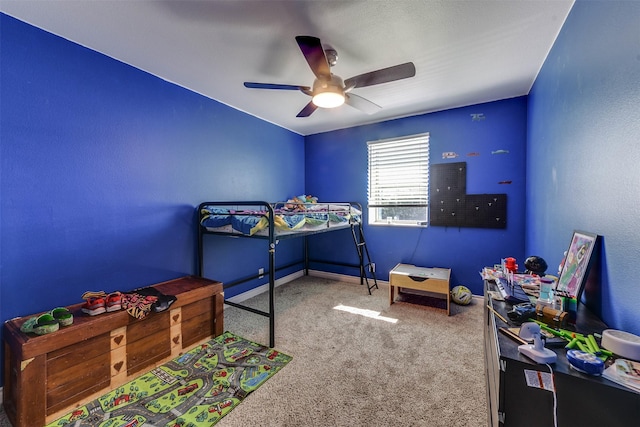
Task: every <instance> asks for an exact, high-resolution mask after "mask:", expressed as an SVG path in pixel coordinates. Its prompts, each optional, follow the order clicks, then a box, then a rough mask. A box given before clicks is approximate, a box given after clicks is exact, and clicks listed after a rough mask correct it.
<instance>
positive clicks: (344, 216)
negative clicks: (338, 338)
mask: <svg viewBox="0 0 640 427" xmlns="http://www.w3.org/2000/svg"><path fill="white" fill-rule="evenodd" d="M197 214H198V225H197V227H198V272H199V275H200V277H204V276H203V271H204V236H205V235H219V236H233V237H246V238H251V239H258V240H261V241H266V242H267V243H268V247H267V249H268V257H269V271H267V272H264V273H263V274H256V275H253V276H250V277H246V278H244V279H240V280H235V281H233V282H229V283H225V284H224V285H223V287H224V289H225V290H226V289H229V288H232V287H234V286H237V285H240V284H242V283H245V282H248V281H250V280H255V279H258V278H261V277H262V276H263V275H268V276H269V289H268V291H269V310H268V311H263V310H258V309H255V308H253V307H248V306H245V305H243V304H239V303H236V302H232V301H228V300H226V299H225V301H224V303H225V304H227V305H230V306H232V307H236V308H239V309H241V310H246V311H249V312H251V313H254V314H257V315H260V316H264V317H267V318H268V319H269V346H270V347H274V346H275V301H274V289H275V276H276V272H277V271H280V270H283V269H285V268H290V267H294V266H296V265H300V264H303V265H304V274H305V275H309V264H310V263H321V264H332V265H340V266H345V267H354V268H358V269H359V271H360V285H365V284H366V286H367V290H368V292H369V295H371V290H372V289H374V288H375V289H378V282H377V280H376V276H375V271H374V268H372V267H373V266H372V262H371V258H370V256H369V250H368V249H367V245H366V241H365V239H364V233H363V230H362V205H360V204H359V203H357V202H330V203H327V202H322V203H314V204H308V203H290V202H278V203H269V202H265V201H240V202H237V201H232V202H230V201H216V202H203V203H201V204H200V205H199V206H198V212H197ZM296 215H297V216H296ZM300 215H302V216H303V217H305V215H309V216H308V218H309V221H310V222H314V224H316V225H314V226H312V227H299V226H298V224H296V225H295V226H294V227H292V228H291V229H289V228H288V224H289V223H292V222H294V221H292V219H293V220H297V219H299V218H300ZM318 215H319V216H320V217H322V216H323V215H326V218H327V219H329V218H330V217H331V218H336V219H341V222H338V223H335V224H332V222H331V221H329V220H328V221H327V223H326V225H317V221H316V220H317V218H318ZM211 217H216V218H217V219H221V220H222V223H225V224H226V222H227V219H228V220H229V221H230V220H232V219H234V220H237V221H238V222H239V223H240V224H241V225H242V222H243V221H246V220H247V219H250V218H253V220H252V221H253V223H256V222H257V223H258V224H260V225H261V227H262V228H261V230H260V231H256V232H254V230H255V228H249V226H247V225H246V224H244V226H243V227H237V228H234V226H232V225H231V224H226V225H223V226H220V225H219V224H215V226H211V224H209V221H208V220H210V219H211ZM305 218H307V217H305ZM283 221H285V222H284V223H283ZM276 222H278V226H277V225H276ZM303 222H304V221H303ZM256 228H259V227H256ZM345 229H350V230H351V235H352V237H353V242H354V244H355V247H356V251H357V253H358V264H350V263H341V262H334V261H324V260H317V259H310V258H309V250H308V242H307V237H309V236H312V235H315V234H320V233H326V232H330V231H337V230H345ZM241 230H242V231H241ZM249 230H250V231H249ZM299 237H302V238H304V256H303V259H302V260H299V261H294V262H292V263H289V264H287V265H283V266H279V267H276V259H275V254H276V242H277V241H278V240H284V239H291V238H299Z"/></svg>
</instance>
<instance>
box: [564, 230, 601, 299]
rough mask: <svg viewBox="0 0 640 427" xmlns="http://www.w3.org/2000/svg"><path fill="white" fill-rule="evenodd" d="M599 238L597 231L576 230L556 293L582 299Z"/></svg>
mask: <svg viewBox="0 0 640 427" xmlns="http://www.w3.org/2000/svg"><path fill="white" fill-rule="evenodd" d="M597 239H598V235H597V234H595V233H589V232H586V231H579V230H574V232H573V235H572V236H571V242H570V243H569V249H568V250H567V255H566V256H565V258H564V261H563V264H562V270H561V272H560V277H559V278H558V285H557V286H556V295H558V296H561V297H567V298H572V299H576V300H579V299H580V295H581V294H582V291H583V289H584V284H585V283H586V281H587V277H588V274H589V267H590V265H591V254H592V253H593V250H594V247H595V246H596V241H597Z"/></svg>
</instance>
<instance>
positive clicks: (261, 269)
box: [258, 268, 264, 279]
mask: <svg viewBox="0 0 640 427" xmlns="http://www.w3.org/2000/svg"><path fill="white" fill-rule="evenodd" d="M263 277H264V268H259V269H258V279H262V278H263Z"/></svg>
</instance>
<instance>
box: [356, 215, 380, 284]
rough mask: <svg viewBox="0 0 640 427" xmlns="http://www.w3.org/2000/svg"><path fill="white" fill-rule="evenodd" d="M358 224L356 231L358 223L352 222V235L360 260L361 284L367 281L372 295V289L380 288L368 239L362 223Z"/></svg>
mask: <svg viewBox="0 0 640 427" xmlns="http://www.w3.org/2000/svg"><path fill="white" fill-rule="evenodd" d="M357 226H358V232H356V224H353V223H352V224H351V235H352V236H353V243H355V245H356V250H357V251H358V259H359V261H360V284H361V285H364V284H365V283H366V285H367V290H368V291H369V295H371V289H373V288H375V289H379V288H378V281H377V280H376V271H375V266H374V264H373V262H371V256H369V249H367V241H366V240H365V239H364V231H363V230H362V223H361V222H358V224H357ZM365 261H366V263H365ZM369 280H371V281H372V283H370V282H369Z"/></svg>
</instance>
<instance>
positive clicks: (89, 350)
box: [3, 277, 224, 427]
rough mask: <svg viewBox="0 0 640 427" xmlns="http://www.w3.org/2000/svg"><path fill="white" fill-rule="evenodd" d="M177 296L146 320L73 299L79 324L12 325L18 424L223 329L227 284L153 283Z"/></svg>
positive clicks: (31, 425) (12, 392)
mask: <svg viewBox="0 0 640 427" xmlns="http://www.w3.org/2000/svg"><path fill="white" fill-rule="evenodd" d="M153 287H154V288H155V289H157V290H158V291H160V292H161V293H163V294H165V295H175V296H176V297H177V300H176V301H175V302H174V303H173V304H172V305H171V306H170V307H169V309H168V310H166V311H163V312H160V313H151V314H149V316H147V317H146V318H144V319H142V320H139V319H135V318H133V317H131V316H130V315H129V314H128V313H127V312H126V311H124V310H120V311H115V312H111V313H103V314H99V315H97V316H88V315H86V314H84V313H82V311H81V306H82V304H76V305H72V306H70V307H68V308H69V310H70V311H71V312H72V313H73V315H74V321H73V324H72V325H70V326H65V327H61V328H60V330H58V331H56V332H53V333H50V334H47V335H42V336H37V335H35V334H25V333H24V332H22V331H21V330H20V326H21V325H22V324H23V323H24V322H25V321H26V320H27V319H28V318H29V317H30V316H27V317H22V318H16V319H12V320H8V321H7V322H6V323H5V324H4V352H5V363H4V374H5V375H4V390H3V392H4V393H3V396H4V401H3V404H4V408H5V411H6V413H7V415H8V417H9V420H10V421H11V423H12V424H13V426H14V427H36V426H43V425H45V424H47V423H49V422H52V421H54V420H55V419H57V418H58V417H60V416H62V415H64V414H65V413H66V412H68V411H69V410H70V409H73V408H74V407H77V406H78V405H81V404H83V403H86V402H88V401H91V400H92V399H95V398H96V397H98V396H100V395H101V394H103V393H104V392H105V391H108V390H110V389H114V388H115V387H119V386H121V385H122V384H124V383H126V382H127V381H129V380H130V379H131V378H134V377H135V376H137V375H139V374H140V373H141V372H144V371H145V370H150V369H152V368H154V367H155V366H158V365H160V364H162V363H164V362H166V361H167V360H170V359H172V358H174V357H177V356H178V355H180V354H182V353H184V352H186V351H188V350H189V349H191V348H193V347H194V346H196V345H198V344H199V343H202V342H204V341H207V340H208V339H210V338H211V337H214V336H218V335H220V334H221V333H222V332H223V300H224V294H223V289H222V283H220V282H216V281H213V280H208V279H203V278H199V277H183V278H180V279H175V280H171V281H168V282H163V283H159V284H156V285H154V286H153Z"/></svg>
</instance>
